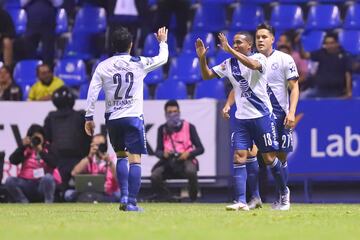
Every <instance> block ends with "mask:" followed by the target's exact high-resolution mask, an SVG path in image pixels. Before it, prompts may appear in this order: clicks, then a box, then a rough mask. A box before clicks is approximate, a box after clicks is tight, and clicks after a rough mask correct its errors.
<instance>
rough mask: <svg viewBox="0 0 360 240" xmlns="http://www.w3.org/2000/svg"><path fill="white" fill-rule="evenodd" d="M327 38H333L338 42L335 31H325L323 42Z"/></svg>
mask: <svg viewBox="0 0 360 240" xmlns="http://www.w3.org/2000/svg"><path fill="white" fill-rule="evenodd" d="M327 38H333V39H334V40H335V41H336V42H339V37H338V35H337V34H336V33H327V34H326V35H325V37H324V43H325V39H327Z"/></svg>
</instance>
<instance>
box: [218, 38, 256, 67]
mask: <svg viewBox="0 0 360 240" xmlns="http://www.w3.org/2000/svg"><path fill="white" fill-rule="evenodd" d="M218 37H219V40H220V47H221V48H222V49H223V50H224V51H225V52H228V53H230V54H231V55H233V56H234V57H235V58H236V59H237V60H239V61H240V62H241V63H242V64H244V65H245V66H246V67H248V68H250V69H252V70H262V66H261V64H260V63H259V62H258V61H257V60H254V59H251V58H249V57H248V56H246V55H244V54H242V53H239V52H237V51H236V50H235V49H233V48H232V47H231V46H230V45H229V42H228V40H227V38H226V36H225V35H224V34H223V33H219V36H218Z"/></svg>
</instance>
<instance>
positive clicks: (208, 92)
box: [194, 79, 226, 99]
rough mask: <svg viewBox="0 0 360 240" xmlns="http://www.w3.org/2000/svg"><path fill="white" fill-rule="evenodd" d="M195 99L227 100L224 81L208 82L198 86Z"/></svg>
mask: <svg viewBox="0 0 360 240" xmlns="http://www.w3.org/2000/svg"><path fill="white" fill-rule="evenodd" d="M194 97H195V98H215V99H225V98H226V96H225V87H224V82H223V81H222V80H217V79H213V80H206V81H201V82H199V83H198V84H197V85H196V89H195V96H194Z"/></svg>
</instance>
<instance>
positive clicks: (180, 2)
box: [155, 0, 191, 48]
mask: <svg viewBox="0 0 360 240" xmlns="http://www.w3.org/2000/svg"><path fill="white" fill-rule="evenodd" d="M190 4H191V1H190V0H158V10H157V18H156V24H155V29H156V28H158V27H160V26H161V27H162V26H165V27H167V28H169V25H170V21H171V16H172V14H175V16H176V31H175V32H176V43H177V47H178V48H181V47H182V45H183V42H184V38H185V35H186V33H187V22H188V20H189V13H190Z"/></svg>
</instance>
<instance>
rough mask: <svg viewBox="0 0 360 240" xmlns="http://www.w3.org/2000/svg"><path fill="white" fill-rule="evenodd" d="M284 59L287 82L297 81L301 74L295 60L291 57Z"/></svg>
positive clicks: (287, 56)
mask: <svg viewBox="0 0 360 240" xmlns="http://www.w3.org/2000/svg"><path fill="white" fill-rule="evenodd" d="M285 56H286V58H285V59H284V61H285V62H284V72H285V77H286V79H287V80H297V79H298V78H299V73H298V70H297V67H296V64H295V61H294V59H293V58H292V57H291V56H290V55H285Z"/></svg>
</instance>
